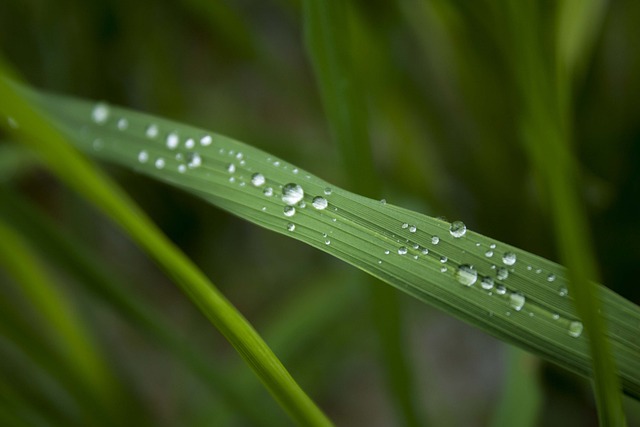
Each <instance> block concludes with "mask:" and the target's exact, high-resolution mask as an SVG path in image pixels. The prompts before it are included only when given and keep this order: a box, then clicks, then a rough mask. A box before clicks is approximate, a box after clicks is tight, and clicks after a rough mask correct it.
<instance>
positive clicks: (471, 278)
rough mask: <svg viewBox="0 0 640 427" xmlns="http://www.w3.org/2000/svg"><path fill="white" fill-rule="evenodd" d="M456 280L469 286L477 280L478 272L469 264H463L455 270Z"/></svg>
mask: <svg viewBox="0 0 640 427" xmlns="http://www.w3.org/2000/svg"><path fill="white" fill-rule="evenodd" d="M454 277H455V278H456V280H457V281H458V282H459V283H461V284H463V285H464V286H471V285H473V284H474V283H476V280H478V272H477V271H476V270H475V269H474V268H473V266H471V265H469V264H463V265H461V266H460V267H458V269H457V270H456V273H455V275H454Z"/></svg>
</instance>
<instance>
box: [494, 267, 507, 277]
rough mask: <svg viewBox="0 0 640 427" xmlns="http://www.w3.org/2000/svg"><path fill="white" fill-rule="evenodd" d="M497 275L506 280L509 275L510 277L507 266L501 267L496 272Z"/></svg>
mask: <svg viewBox="0 0 640 427" xmlns="http://www.w3.org/2000/svg"><path fill="white" fill-rule="evenodd" d="M496 277H497V278H498V280H506V279H507V277H509V272H508V271H507V269H506V268H502V267H500V268H499V269H498V271H497V273H496Z"/></svg>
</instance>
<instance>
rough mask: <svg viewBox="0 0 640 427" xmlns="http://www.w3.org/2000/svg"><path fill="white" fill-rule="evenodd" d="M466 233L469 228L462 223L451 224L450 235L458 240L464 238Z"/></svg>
mask: <svg viewBox="0 0 640 427" xmlns="http://www.w3.org/2000/svg"><path fill="white" fill-rule="evenodd" d="M466 232H467V226H466V225H464V222H462V221H454V222H452V223H451V227H449V233H450V234H451V235H452V236H453V237H455V238H456V239H457V238H459V237H462V236H464V234H465V233H466Z"/></svg>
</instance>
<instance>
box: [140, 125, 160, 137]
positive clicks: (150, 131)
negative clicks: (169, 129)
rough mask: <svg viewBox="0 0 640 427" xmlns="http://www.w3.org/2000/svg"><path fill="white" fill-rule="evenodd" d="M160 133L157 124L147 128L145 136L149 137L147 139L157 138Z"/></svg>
mask: <svg viewBox="0 0 640 427" xmlns="http://www.w3.org/2000/svg"><path fill="white" fill-rule="evenodd" d="M159 132H160V131H159V130H158V125H155V124H153V123H152V124H150V125H149V126H147V129H146V130H145V131H144V134H145V135H146V136H147V138H155V137H156V136H158V133H159Z"/></svg>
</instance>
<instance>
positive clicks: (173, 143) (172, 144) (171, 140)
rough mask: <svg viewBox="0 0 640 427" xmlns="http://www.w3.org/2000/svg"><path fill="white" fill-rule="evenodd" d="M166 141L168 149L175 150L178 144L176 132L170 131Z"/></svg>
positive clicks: (178, 139)
mask: <svg viewBox="0 0 640 427" xmlns="http://www.w3.org/2000/svg"><path fill="white" fill-rule="evenodd" d="M166 143H167V148H168V149H169V150H175V149H176V148H178V144H180V137H179V136H178V134H177V133H176V132H171V133H170V134H169V135H167V139H166Z"/></svg>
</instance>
